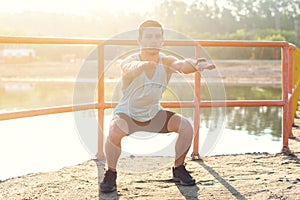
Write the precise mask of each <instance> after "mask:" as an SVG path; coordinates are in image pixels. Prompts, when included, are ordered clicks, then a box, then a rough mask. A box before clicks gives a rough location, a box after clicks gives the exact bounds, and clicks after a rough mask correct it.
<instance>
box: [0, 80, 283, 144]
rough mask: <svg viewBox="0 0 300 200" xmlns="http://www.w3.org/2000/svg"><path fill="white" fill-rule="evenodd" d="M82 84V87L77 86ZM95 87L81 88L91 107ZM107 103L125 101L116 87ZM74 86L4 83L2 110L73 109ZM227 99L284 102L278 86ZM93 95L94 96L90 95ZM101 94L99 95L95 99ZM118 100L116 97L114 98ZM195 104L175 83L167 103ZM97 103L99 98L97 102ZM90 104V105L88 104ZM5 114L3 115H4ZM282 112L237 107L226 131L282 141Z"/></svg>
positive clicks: (207, 117)
mask: <svg viewBox="0 0 300 200" xmlns="http://www.w3.org/2000/svg"><path fill="white" fill-rule="evenodd" d="M77 84H78V83H77ZM90 85H92V86H93V85H94V83H82V85H81V86H80V88H81V91H80V93H81V94H82V97H83V101H82V103H84V102H86V103H90V102H91V101H95V100H94V99H92V100H91V99H89V100H86V99H84V97H85V94H86V92H87V91H88V90H87V88H89V87H90ZM105 87H106V90H105V99H106V101H111V100H113V101H117V100H118V99H119V98H120V97H121V93H120V92H116V84H115V83H106V85H105ZM73 88H74V83H73V82H71V81H69V82H66V81H65V82H40V83H37V82H35V83H26V82H24V83H22V82H18V83H12V82H7V83H3V82H2V83H0V96H1V98H0V109H1V110H5V112H6V111H7V112H9V111H11V110H23V109H33V108H41V107H49V106H59V105H71V104H72V102H73V99H72V98H73ZM225 88H226V95H227V99H229V100H245V99H253V100H257V99H259V100H265V99H271V100H274V99H280V97H281V88H280V87H274V86H255V85H254V86H253V85H252V86H251V85H241V86H236V85H227V86H225ZM89 93H90V92H89ZM96 95H97V91H95V97H96ZM112 96H114V97H112ZM178 97H180V100H183V101H186V100H193V89H186V90H183V89H182V87H178V83H171V85H170V89H169V90H167V91H166V93H165V94H164V96H163V100H178ZM95 99H96V98H95ZM201 99H203V100H210V98H209V93H208V91H207V88H206V87H205V85H203V86H202V87H201ZM87 101H90V102H87ZM174 110H175V111H176V112H179V113H181V114H183V115H185V116H187V117H190V118H193V110H192V109H180V108H179V109H174ZM2 112H3V111H2ZM216 112H219V111H218V109H217V108H201V109H200V113H201V126H205V127H208V126H211V125H212V124H211V123H213V122H212V121H217V120H216V119H214V120H212V119H211V117H212V113H213V116H214V117H217V116H220V115H221V114H222V113H220V115H219V114H218V113H216ZM281 115H282V109H281V107H234V108H227V109H226V128H228V129H232V130H241V131H247V132H248V134H251V135H256V136H260V135H263V134H271V135H272V136H273V140H279V139H280V137H281V132H282V123H281V121H282V118H281Z"/></svg>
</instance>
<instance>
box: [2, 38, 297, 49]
mask: <svg viewBox="0 0 300 200" xmlns="http://www.w3.org/2000/svg"><path fill="white" fill-rule="evenodd" d="M0 43H11V44H14V43H22V44H92V45H102V44H104V45H137V41H136V40H112V39H96V38H49V37H7V36H0ZM164 45H165V46H196V45H201V46H207V47H208V46H210V47H217V46H219V47H278V48H279V47H285V46H292V45H290V44H289V43H288V42H285V41H244V40H194V41H193V40H166V41H164Z"/></svg>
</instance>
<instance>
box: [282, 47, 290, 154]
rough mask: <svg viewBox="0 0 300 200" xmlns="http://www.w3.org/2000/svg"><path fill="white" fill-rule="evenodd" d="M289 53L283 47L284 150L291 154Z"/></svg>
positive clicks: (286, 48) (287, 48)
mask: <svg viewBox="0 0 300 200" xmlns="http://www.w3.org/2000/svg"><path fill="white" fill-rule="evenodd" d="M288 51H289V47H288V46H284V47H282V63H281V65H282V78H281V81H282V83H281V85H282V100H283V101H284V105H283V110H282V149H281V152H283V153H290V149H289V133H288V131H289V128H288V117H289V113H288V110H289V104H288V85H289V83H288V64H289V63H288V59H289V57H288Z"/></svg>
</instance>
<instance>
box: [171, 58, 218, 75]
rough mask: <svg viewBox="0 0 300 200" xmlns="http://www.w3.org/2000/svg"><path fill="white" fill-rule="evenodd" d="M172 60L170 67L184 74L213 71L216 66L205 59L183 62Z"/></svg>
mask: <svg viewBox="0 0 300 200" xmlns="http://www.w3.org/2000/svg"><path fill="white" fill-rule="evenodd" d="M170 60H173V61H171V63H170V65H169V67H170V68H171V69H173V70H174V71H178V72H180V73H184V74H189V73H194V72H196V71H203V70H205V69H209V70H211V69H214V68H215V65H214V64H213V63H210V62H208V61H207V60H206V59H205V58H199V59H192V58H188V59H183V60H177V59H175V58H170Z"/></svg>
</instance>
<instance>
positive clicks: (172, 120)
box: [100, 20, 215, 192]
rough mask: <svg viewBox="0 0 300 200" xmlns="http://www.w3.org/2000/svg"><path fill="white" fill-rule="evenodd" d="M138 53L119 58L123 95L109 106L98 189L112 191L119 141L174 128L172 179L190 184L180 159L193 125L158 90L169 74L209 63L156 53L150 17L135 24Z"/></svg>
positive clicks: (156, 33)
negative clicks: (110, 112) (103, 166)
mask: <svg viewBox="0 0 300 200" xmlns="http://www.w3.org/2000/svg"><path fill="white" fill-rule="evenodd" d="M138 43H139V46H140V52H139V53H136V54H133V55H130V56H128V57H127V58H125V59H124V60H122V61H121V64H120V66H121V70H122V92H123V97H122V98H121V100H120V102H119V103H118V105H117V106H116V108H115V109H114V111H113V118H112V121H111V124H110V129H109V135H108V138H107V142H106V144H105V152H106V160H107V165H108V170H107V171H106V173H105V176H104V179H103V181H102V183H101V184H100V190H101V191H102V192H112V191H115V190H116V187H117V186H116V178H117V171H116V166H117V162H118V158H119V156H120V154H121V140H122V138H123V137H125V136H128V135H130V134H131V133H133V132H136V131H148V132H158V133H168V132H176V133H178V138H177V141H176V145H175V162H174V167H173V168H172V172H173V180H174V181H176V182H178V183H179V184H181V185H186V186H192V185H195V180H194V179H193V178H192V176H191V175H190V174H189V172H188V171H187V170H186V169H185V166H184V161H185V158H186V154H187V152H188V150H189V148H190V146H191V143H192V140H193V132H194V131H193V127H192V125H191V124H190V122H189V121H188V120H187V119H186V118H185V117H183V116H181V115H179V114H176V113H174V112H171V111H168V110H165V109H163V108H162V107H161V106H160V103H159V102H160V100H161V97H162V93H163V92H164V90H165V89H166V87H167V85H168V82H169V80H170V78H171V75H172V73H174V72H180V73H185V74H187V73H194V72H196V71H202V70H204V69H213V68H215V66H214V65H213V64H211V63H208V62H207V61H206V60H205V59H203V58H202V59H183V60H179V59H177V58H176V57H174V56H167V55H164V54H162V53H160V48H161V47H162V45H163V28H162V26H161V24H160V23H159V22H157V21H154V20H147V21H144V22H143V23H142V24H140V26H139V37H138Z"/></svg>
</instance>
